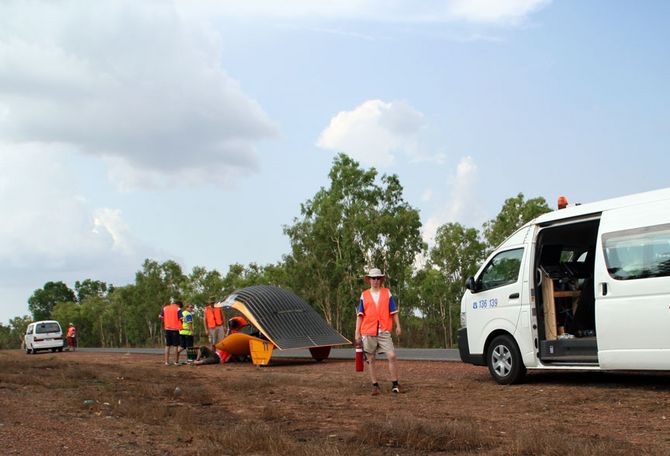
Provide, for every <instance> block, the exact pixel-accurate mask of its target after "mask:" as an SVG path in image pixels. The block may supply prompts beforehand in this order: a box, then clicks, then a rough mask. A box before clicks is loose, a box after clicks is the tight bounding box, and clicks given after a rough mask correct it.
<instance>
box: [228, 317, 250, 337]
mask: <svg viewBox="0 0 670 456" xmlns="http://www.w3.org/2000/svg"><path fill="white" fill-rule="evenodd" d="M248 324H249V322H248V321H247V320H245V319H244V317H239V316H238V317H233V318H231V319H230V320H228V328H229V331H230V334H235V333H236V332H240V330H241V329H242V328H244V327H245V326H247V325H248Z"/></svg>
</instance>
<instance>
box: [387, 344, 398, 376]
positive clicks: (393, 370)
mask: <svg viewBox="0 0 670 456" xmlns="http://www.w3.org/2000/svg"><path fill="white" fill-rule="evenodd" d="M386 357H387V358H388V360H389V373H390V374H391V381H393V382H397V381H398V364H397V363H396V356H395V352H394V351H392V352H388V353H387V354H386Z"/></svg>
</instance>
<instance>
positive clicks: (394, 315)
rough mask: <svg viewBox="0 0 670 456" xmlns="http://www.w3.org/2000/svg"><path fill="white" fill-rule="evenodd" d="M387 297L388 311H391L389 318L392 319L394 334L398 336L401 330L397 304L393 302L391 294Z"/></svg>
mask: <svg viewBox="0 0 670 456" xmlns="http://www.w3.org/2000/svg"><path fill="white" fill-rule="evenodd" d="M389 299H390V301H389V312H391V318H392V319H393V324H394V326H395V335H396V336H398V337H400V333H401V332H402V330H401V329H400V318H399V317H398V305H397V304H396V303H395V299H393V295H391V296H390V298H389Z"/></svg>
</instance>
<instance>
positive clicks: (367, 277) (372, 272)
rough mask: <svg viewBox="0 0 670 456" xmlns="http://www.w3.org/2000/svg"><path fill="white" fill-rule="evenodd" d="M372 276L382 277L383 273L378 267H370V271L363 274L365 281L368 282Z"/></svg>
mask: <svg viewBox="0 0 670 456" xmlns="http://www.w3.org/2000/svg"><path fill="white" fill-rule="evenodd" d="M373 277H381V278H382V279H383V278H384V277H385V275H384V273H383V272H382V271H381V270H380V269H379V268H372V269H370V271H368V273H367V274H365V281H366V282H369V281H370V279H371V278H373Z"/></svg>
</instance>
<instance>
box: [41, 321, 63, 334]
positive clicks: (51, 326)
mask: <svg viewBox="0 0 670 456" xmlns="http://www.w3.org/2000/svg"><path fill="white" fill-rule="evenodd" d="M59 331H60V326H59V325H58V323H41V324H39V325H37V327H36V328H35V334H46V333H53V332H59Z"/></svg>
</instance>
